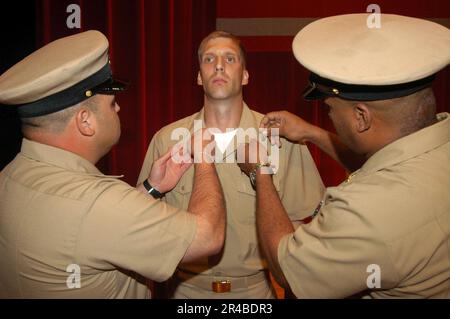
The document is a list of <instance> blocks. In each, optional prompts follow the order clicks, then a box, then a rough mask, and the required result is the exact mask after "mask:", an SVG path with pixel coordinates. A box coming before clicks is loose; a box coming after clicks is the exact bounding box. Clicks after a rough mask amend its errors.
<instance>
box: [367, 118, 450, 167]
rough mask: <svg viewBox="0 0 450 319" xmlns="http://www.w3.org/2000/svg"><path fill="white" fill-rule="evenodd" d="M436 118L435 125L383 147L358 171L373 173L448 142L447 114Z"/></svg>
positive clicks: (449, 139) (449, 132)
mask: <svg viewBox="0 0 450 319" xmlns="http://www.w3.org/2000/svg"><path fill="white" fill-rule="evenodd" d="M436 118H437V120H438V122H437V123H436V124H433V125H431V126H428V127H426V128H424V129H421V130H420V131H417V132H415V133H413V134H410V135H407V136H405V137H402V138H400V139H398V140H396V141H394V142H392V143H390V144H388V145H387V146H385V147H383V148H382V149H381V150H379V151H378V152H376V153H375V154H374V155H372V156H371V157H370V158H369V159H368V160H367V161H366V163H365V164H364V165H363V166H362V167H361V169H360V171H361V172H368V173H371V172H375V171H378V170H380V169H383V168H385V167H389V166H392V165H395V164H398V163H401V162H403V161H406V160H408V159H411V158H414V157H416V156H418V155H420V154H423V153H425V152H428V151H431V150H433V149H435V148H437V147H439V146H441V145H443V144H445V143H447V142H448V141H450V118H449V113H440V114H437V115H436Z"/></svg>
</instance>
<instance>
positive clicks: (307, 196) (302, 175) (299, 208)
mask: <svg viewBox="0 0 450 319" xmlns="http://www.w3.org/2000/svg"><path fill="white" fill-rule="evenodd" d="M282 147H286V150H285V152H286V154H285V157H284V161H283V162H281V163H280V165H285V168H284V170H283V172H284V174H283V176H282V177H281V178H280V181H279V182H280V190H281V194H282V196H281V202H282V203H283V206H284V208H285V209H286V212H287V213H288V215H289V218H290V219H291V220H292V221H299V220H301V219H304V218H306V217H308V216H311V215H312V214H313V212H314V210H315V208H316V207H317V206H318V205H319V203H320V201H321V200H322V198H323V194H324V189H325V187H324V185H323V182H322V179H321V177H320V174H319V172H318V170H317V167H316V165H315V163H314V160H313V159H312V157H311V154H310V153H309V150H308V148H307V147H306V146H305V145H299V144H292V143H289V142H288V141H286V140H284V141H283V146H282Z"/></svg>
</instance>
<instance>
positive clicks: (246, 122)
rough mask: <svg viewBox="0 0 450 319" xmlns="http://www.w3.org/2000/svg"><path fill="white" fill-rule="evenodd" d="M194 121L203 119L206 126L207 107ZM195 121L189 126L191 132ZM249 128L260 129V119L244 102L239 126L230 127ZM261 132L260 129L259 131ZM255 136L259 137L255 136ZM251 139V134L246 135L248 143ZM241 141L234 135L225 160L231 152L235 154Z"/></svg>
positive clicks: (203, 124)
mask: <svg viewBox="0 0 450 319" xmlns="http://www.w3.org/2000/svg"><path fill="white" fill-rule="evenodd" d="M193 120H194V121H202V127H206V125H205V108H204V107H203V108H202V109H201V110H200V112H198V113H197V114H196V115H195V116H194V119H193ZM194 121H192V123H191V126H190V128H189V130H190V132H191V133H194ZM249 128H254V129H256V130H258V128H259V123H258V120H257V119H256V117H255V116H254V114H253V113H252V111H251V110H250V108H249V107H248V105H247V104H246V103H245V102H243V108H242V114H241V119H240V120H239V126H238V127H235V128H230V129H242V130H244V131H246V130H247V129H249ZM257 132H259V131H257ZM255 138H257V137H256V136H255ZM249 140H250V135H245V142H246V143H248V142H249ZM239 143H240V141H239V140H238V138H237V136H234V138H233V140H232V142H231V143H230V144H229V145H228V148H227V150H226V152H225V153H224V154H223V155H222V156H223V157H222V159H223V160H224V161H225V160H226V158H227V157H228V156H231V154H234V153H235V152H236V149H237V148H238V144H239Z"/></svg>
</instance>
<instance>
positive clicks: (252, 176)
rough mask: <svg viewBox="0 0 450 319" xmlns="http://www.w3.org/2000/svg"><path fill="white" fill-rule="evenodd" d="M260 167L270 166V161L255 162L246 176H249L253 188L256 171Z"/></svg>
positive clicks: (254, 186)
mask: <svg viewBox="0 0 450 319" xmlns="http://www.w3.org/2000/svg"><path fill="white" fill-rule="evenodd" d="M261 167H270V163H265V164H263V163H257V164H256V166H255V168H254V169H253V170H252V171H251V172H250V173H249V175H248V177H250V183H251V184H252V186H253V188H254V189H256V173H257V172H258V169H260V168H261Z"/></svg>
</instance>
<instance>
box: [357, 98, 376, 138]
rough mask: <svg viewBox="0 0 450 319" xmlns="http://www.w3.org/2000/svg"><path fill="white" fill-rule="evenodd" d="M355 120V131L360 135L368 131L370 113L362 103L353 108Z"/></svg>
mask: <svg viewBox="0 0 450 319" xmlns="http://www.w3.org/2000/svg"><path fill="white" fill-rule="evenodd" d="M353 111H354V114H355V118H356V130H357V131H358V133H362V132H365V131H367V130H368V129H370V127H371V126H372V120H373V118H372V113H371V112H370V108H369V107H368V106H367V105H366V104H364V103H356V104H355V105H354V107H353Z"/></svg>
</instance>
